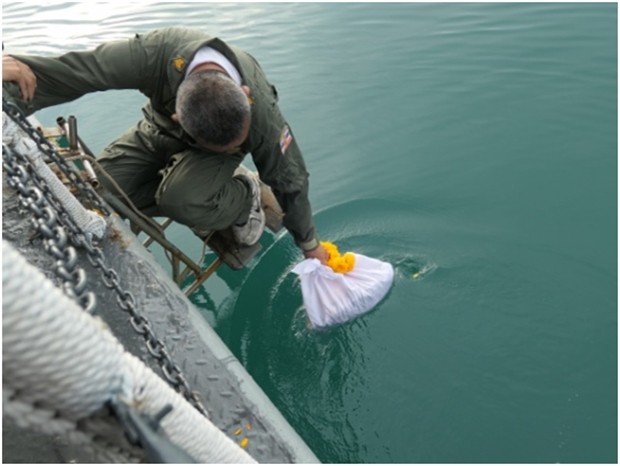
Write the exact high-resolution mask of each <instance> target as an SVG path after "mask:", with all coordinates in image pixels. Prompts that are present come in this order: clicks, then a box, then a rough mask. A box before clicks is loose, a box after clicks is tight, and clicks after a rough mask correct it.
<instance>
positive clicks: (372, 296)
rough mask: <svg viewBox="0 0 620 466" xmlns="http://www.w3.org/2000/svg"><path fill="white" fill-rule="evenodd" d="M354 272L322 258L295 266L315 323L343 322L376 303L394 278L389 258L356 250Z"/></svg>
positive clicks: (325, 325)
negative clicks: (338, 268)
mask: <svg viewBox="0 0 620 466" xmlns="http://www.w3.org/2000/svg"><path fill="white" fill-rule="evenodd" d="M353 256H354V257H355V266H354V267H353V269H352V270H351V271H350V272H347V273H337V272H334V271H333V270H332V269H331V268H330V267H328V266H326V265H323V264H321V262H320V261H319V260H318V259H305V260H303V261H301V262H300V263H299V264H297V265H296V266H295V268H294V269H293V272H294V273H296V274H297V275H299V279H300V281H301V293H302V296H303V301H304V305H305V307H306V312H307V314H308V317H309V318H310V322H312V324H313V325H314V326H315V327H327V326H329V325H334V324H340V323H343V322H346V321H348V320H351V319H352V318H354V317H356V316H358V315H360V314H364V313H365V312H368V311H370V310H371V309H372V308H373V307H375V306H376V305H377V304H378V303H379V301H381V300H382V299H383V297H384V296H385V295H386V294H387V292H388V291H389V290H390V287H391V286H392V282H393V280H394V269H393V268H392V266H391V265H390V264H388V263H387V262H382V261H380V260H378V259H372V258H370V257H366V256H363V255H361V254H353Z"/></svg>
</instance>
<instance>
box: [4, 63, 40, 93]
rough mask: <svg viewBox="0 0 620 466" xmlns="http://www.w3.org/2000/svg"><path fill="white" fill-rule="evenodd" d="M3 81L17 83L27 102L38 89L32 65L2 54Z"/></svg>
mask: <svg viewBox="0 0 620 466" xmlns="http://www.w3.org/2000/svg"><path fill="white" fill-rule="evenodd" d="M2 81H13V82H15V83H17V85H18V86H19V90H20V91H21V93H22V99H24V100H25V101H26V102H29V101H30V100H32V98H33V97H34V92H35V90H36V89H37V77H36V76H35V75H34V73H33V72H32V70H31V69H30V67H29V66H28V65H26V64H25V63H22V62H20V61H19V60H16V59H15V58H13V57H12V56H10V55H3V56H2Z"/></svg>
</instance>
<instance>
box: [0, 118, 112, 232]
mask: <svg viewBox="0 0 620 466" xmlns="http://www.w3.org/2000/svg"><path fill="white" fill-rule="evenodd" d="M2 142H3V143H4V144H6V145H8V146H11V147H13V149H14V150H16V151H17V152H19V153H20V154H22V155H24V156H26V157H28V159H29V160H30V162H31V163H32V165H33V168H34V170H35V171H36V172H37V173H38V174H39V176H40V177H41V178H43V179H44V180H45V182H46V183H47V185H48V186H49V188H50V189H51V191H52V192H53V193H54V194H55V195H56V197H57V198H58V200H59V201H60V203H61V204H62V206H63V207H64V208H65V210H66V211H67V212H68V214H69V215H70V216H71V218H72V219H73V221H74V222H75V223H76V224H77V225H78V226H80V227H82V229H83V230H84V232H85V233H86V235H87V236H89V238H90V239H93V237H95V238H103V235H104V234H105V230H106V223H105V220H104V219H103V218H102V217H100V216H99V215H97V214H96V213H94V212H92V211H90V210H87V209H85V208H84V206H83V205H82V204H80V202H79V201H78V200H77V199H76V198H75V196H73V194H71V192H70V191H69V190H68V189H67V187H66V186H65V185H64V184H62V182H61V181H60V180H59V179H58V177H57V176H56V175H55V174H54V172H53V171H52V170H51V169H50V167H48V165H47V164H46V163H45V161H44V160H43V156H42V154H41V150H40V149H39V148H38V147H37V144H36V143H35V142H34V141H33V140H32V139H31V138H30V137H29V136H27V135H26V134H25V132H24V131H23V130H22V129H21V128H20V127H19V126H18V125H17V123H15V122H14V121H13V120H12V119H11V118H10V117H9V116H7V115H6V113H4V112H2Z"/></svg>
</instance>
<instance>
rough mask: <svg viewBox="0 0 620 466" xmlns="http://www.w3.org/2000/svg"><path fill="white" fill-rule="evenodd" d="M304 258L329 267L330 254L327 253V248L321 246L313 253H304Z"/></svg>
mask: <svg viewBox="0 0 620 466" xmlns="http://www.w3.org/2000/svg"><path fill="white" fill-rule="evenodd" d="M304 257H305V258H306V259H318V260H320V261H321V264H323V265H327V261H328V259H329V254H328V253H327V251H326V250H325V248H324V247H323V246H321V245H320V244H319V245H318V246H317V247H316V248H315V249H313V250H312V251H304Z"/></svg>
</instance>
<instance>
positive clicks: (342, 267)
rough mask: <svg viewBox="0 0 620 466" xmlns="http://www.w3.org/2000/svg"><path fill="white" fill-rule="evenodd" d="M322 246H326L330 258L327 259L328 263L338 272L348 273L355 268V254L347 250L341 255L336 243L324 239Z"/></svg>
mask: <svg viewBox="0 0 620 466" xmlns="http://www.w3.org/2000/svg"><path fill="white" fill-rule="evenodd" d="M321 246H323V248H325V250H326V251H327V254H328V256H329V258H328V259H327V265H328V267H330V268H331V269H332V270H333V271H334V272H336V273H347V272H350V271H351V270H353V268H354V267H355V256H354V255H353V254H352V253H350V252H347V253H346V254H344V255H340V251H338V247H336V245H335V244H333V243H329V242H327V241H322V242H321Z"/></svg>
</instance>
